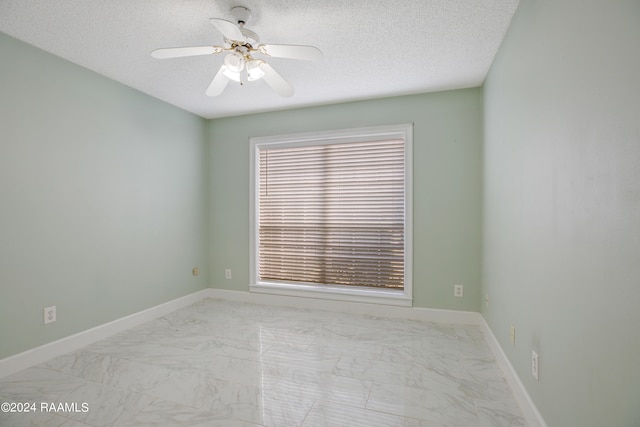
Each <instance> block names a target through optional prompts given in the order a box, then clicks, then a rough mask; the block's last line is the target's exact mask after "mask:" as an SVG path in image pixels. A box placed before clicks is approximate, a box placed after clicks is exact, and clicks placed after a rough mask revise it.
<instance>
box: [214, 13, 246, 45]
mask: <svg viewBox="0 0 640 427" xmlns="http://www.w3.org/2000/svg"><path fill="white" fill-rule="evenodd" d="M209 21H211V23H212V24H213V25H214V27H216V28H217V29H218V31H220V32H221V33H222V35H223V36H225V37H226V38H227V39H229V40H234V41H244V34H242V31H240V27H238V26H237V25H236V24H234V23H233V22H231V21H227V20H226V19H221V18H211V19H209Z"/></svg>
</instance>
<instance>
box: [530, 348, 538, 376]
mask: <svg viewBox="0 0 640 427" xmlns="http://www.w3.org/2000/svg"><path fill="white" fill-rule="evenodd" d="M539 373H540V359H539V358H538V353H536V352H535V351H533V350H532V351H531V375H533V378H535V379H536V381H538V380H539V378H538V375H539Z"/></svg>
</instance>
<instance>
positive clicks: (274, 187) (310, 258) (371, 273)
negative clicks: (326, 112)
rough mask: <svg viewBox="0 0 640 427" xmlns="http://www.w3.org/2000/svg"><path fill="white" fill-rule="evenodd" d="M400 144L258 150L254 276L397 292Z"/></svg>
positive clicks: (402, 175)
mask: <svg viewBox="0 0 640 427" xmlns="http://www.w3.org/2000/svg"><path fill="white" fill-rule="evenodd" d="M404 144H405V142H404V140H403V139H393V140H384V141H372V142H353V143H338V144H324V145H313V146H297V147H278V146H275V147H262V148H261V149H260V151H259V156H258V180H259V183H258V188H259V195H258V215H259V218H258V228H259V244H258V260H259V261H258V265H259V267H258V275H259V279H260V280H261V281H277V282H294V283H311V284H327V285H346V286H366V287H377V288H392V289H403V288H404V229H405V227H404V218H405V212H404V209H405V200H404V194H405V189H404V187H405V149H404Z"/></svg>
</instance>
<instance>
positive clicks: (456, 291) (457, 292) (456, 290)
mask: <svg viewBox="0 0 640 427" xmlns="http://www.w3.org/2000/svg"><path fill="white" fill-rule="evenodd" d="M453 296H454V297H458V298H462V297H463V296H464V286H462V285H453Z"/></svg>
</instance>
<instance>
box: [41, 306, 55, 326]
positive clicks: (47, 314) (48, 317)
mask: <svg viewBox="0 0 640 427" xmlns="http://www.w3.org/2000/svg"><path fill="white" fill-rule="evenodd" d="M55 321H56V306H55V305H53V306H51V307H45V309H44V324H45V325H46V324H47V323H53V322H55Z"/></svg>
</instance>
